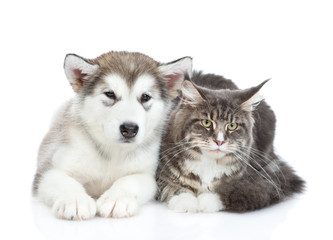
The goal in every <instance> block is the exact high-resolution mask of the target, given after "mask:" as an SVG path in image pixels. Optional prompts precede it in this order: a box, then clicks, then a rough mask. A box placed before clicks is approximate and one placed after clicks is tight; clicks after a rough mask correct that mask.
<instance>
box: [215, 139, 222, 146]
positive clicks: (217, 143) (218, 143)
mask: <svg viewBox="0 0 333 240" xmlns="http://www.w3.org/2000/svg"><path fill="white" fill-rule="evenodd" d="M215 143H216V145H217V146H219V147H220V146H221V145H222V144H223V143H224V141H219V140H215Z"/></svg>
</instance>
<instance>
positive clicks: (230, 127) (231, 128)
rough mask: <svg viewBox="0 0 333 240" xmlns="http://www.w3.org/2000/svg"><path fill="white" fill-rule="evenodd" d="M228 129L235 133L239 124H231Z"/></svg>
mask: <svg viewBox="0 0 333 240" xmlns="http://www.w3.org/2000/svg"><path fill="white" fill-rule="evenodd" d="M227 128H228V130H229V131H235V130H236V129H237V128H238V124H237V123H229V124H228V125H227Z"/></svg>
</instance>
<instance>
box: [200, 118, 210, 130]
mask: <svg viewBox="0 0 333 240" xmlns="http://www.w3.org/2000/svg"><path fill="white" fill-rule="evenodd" d="M201 124H202V126H204V127H205V128H210V127H211V126H212V121H210V120H208V119H202V120H201Z"/></svg>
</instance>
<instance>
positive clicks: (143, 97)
mask: <svg viewBox="0 0 333 240" xmlns="http://www.w3.org/2000/svg"><path fill="white" fill-rule="evenodd" d="M191 66H192V62H191V58H189V57H186V58H182V59H179V60H177V61H174V62H171V63H168V64H161V63H158V62H156V61H154V60H153V59H151V58H150V57H148V56H145V55H143V54H140V53H128V52H110V53H107V54H103V55H101V56H100V57H98V58H96V59H84V58H82V57H79V56H77V55H74V54H69V55H67V56H66V58H65V64H64V69H65V73H66V76H67V78H68V81H69V83H70V84H71V86H72V88H73V90H74V91H75V92H76V96H75V97H74V98H73V99H72V100H70V101H69V102H67V103H66V104H65V105H64V106H62V108H61V109H60V111H59V112H58V113H57V114H56V117H55V119H54V121H53V123H52V125H51V128H50V131H49V132H48V133H47V135H46V136H45V138H44V140H43V142H42V144H41V147H40V151H39V156H38V169H37V173H36V175H35V179H34V183H33V193H34V195H35V196H36V197H37V198H38V199H40V200H41V201H42V202H44V203H45V204H47V205H48V206H50V207H51V208H52V211H53V212H54V214H55V215H56V216H57V217H59V218H65V219H79V220H83V219H88V218H92V217H94V216H95V214H96V213H98V214H99V215H100V216H102V217H128V216H132V215H135V214H137V212H138V210H139V207H140V206H141V205H142V204H144V203H146V202H147V201H149V200H151V199H152V198H153V197H154V195H155V192H156V182H155V179H154V175H155V170H156V167H157V161H158V155H159V148H160V141H161V134H162V131H163V128H164V125H165V122H166V120H167V117H168V114H169V109H170V107H171V105H172V103H171V100H170V99H171V98H173V97H174V96H175V95H177V91H178V89H179V88H180V85H181V82H182V81H183V80H184V75H185V74H188V73H190V72H191Z"/></svg>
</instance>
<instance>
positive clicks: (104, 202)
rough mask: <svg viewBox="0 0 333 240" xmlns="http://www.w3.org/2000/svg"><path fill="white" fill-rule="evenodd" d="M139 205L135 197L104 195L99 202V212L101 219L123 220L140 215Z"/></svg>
mask: <svg viewBox="0 0 333 240" xmlns="http://www.w3.org/2000/svg"><path fill="white" fill-rule="evenodd" d="M138 211H139V204H138V201H137V200H136V199H135V198H134V197H125V196H112V194H103V195H102V196H101V197H100V198H99V199H98V200H97V212H98V214H99V215H100V216H101V217H112V218H123V217H131V216H134V215H136V214H137V213H138Z"/></svg>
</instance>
